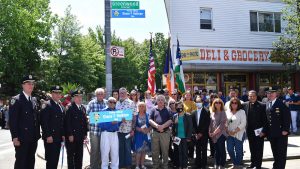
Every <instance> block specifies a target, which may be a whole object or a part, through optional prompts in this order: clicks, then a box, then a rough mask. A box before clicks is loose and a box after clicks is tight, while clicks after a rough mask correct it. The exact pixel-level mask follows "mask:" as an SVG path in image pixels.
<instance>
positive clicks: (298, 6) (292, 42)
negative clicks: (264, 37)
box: [271, 0, 300, 65]
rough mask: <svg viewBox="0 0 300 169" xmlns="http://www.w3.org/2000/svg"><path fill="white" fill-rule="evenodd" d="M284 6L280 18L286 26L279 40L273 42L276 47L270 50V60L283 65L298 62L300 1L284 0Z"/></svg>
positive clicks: (299, 52) (299, 54)
mask: <svg viewBox="0 0 300 169" xmlns="http://www.w3.org/2000/svg"><path fill="white" fill-rule="evenodd" d="M284 2H285V3H286V5H287V6H286V8H285V9H284V10H283V12H282V13H283V16H282V19H283V20H284V21H285V22H286V24H287V25H286V28H285V32H284V35H283V36H280V38H279V41H278V42H275V43H274V46H275V47H276V48H275V50H273V51H272V54H271V60H272V61H273V62H281V63H283V64H284V65H285V64H290V63H296V64H299V63H298V62H299V60H300V50H299V46H300V2H299V0H284Z"/></svg>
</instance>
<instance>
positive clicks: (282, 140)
mask: <svg viewBox="0 0 300 169" xmlns="http://www.w3.org/2000/svg"><path fill="white" fill-rule="evenodd" d="M267 97H268V99H269V101H268V102H267V103H266V113H267V119H268V127H267V128H264V129H263V133H266V134H267V137H268V140H269V141H270V143H271V148H272V152H273V157H274V163H273V168H274V169H284V168H285V163H286V155H287V154H286V152H287V144H288V135H289V129H290V124H291V114H290V111H289V109H288V107H287V106H286V105H285V104H284V103H283V102H282V101H281V100H279V99H277V88H275V87H269V88H268V90H267Z"/></svg>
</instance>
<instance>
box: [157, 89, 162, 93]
mask: <svg viewBox="0 0 300 169" xmlns="http://www.w3.org/2000/svg"><path fill="white" fill-rule="evenodd" d="M156 93H157V94H164V91H163V90H162V89H156Z"/></svg>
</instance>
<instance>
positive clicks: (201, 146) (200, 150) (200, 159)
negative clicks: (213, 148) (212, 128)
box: [195, 136, 208, 168]
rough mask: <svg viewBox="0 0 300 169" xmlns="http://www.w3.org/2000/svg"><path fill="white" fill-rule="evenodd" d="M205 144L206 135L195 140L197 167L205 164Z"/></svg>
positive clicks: (206, 140)
mask: <svg viewBox="0 0 300 169" xmlns="http://www.w3.org/2000/svg"><path fill="white" fill-rule="evenodd" d="M207 144H208V137H207V136H202V137H201V139H199V140H196V161H195V163H196V166H197V168H205V167H206V165H207Z"/></svg>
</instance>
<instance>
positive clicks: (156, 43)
mask: <svg viewBox="0 0 300 169" xmlns="http://www.w3.org/2000/svg"><path fill="white" fill-rule="evenodd" d="M80 30H81V26H80V25H79V23H78V20H77V18H76V16H75V15H73V14H72V13H71V7H70V6H69V7H68V8H67V9H66V11H65V15H64V16H63V17H58V16H53V15H52V14H51V12H50V10H49V0H27V1H24V0H14V1H11V0H0V65H1V67H0V83H1V85H2V87H1V89H0V90H1V92H0V93H1V94H4V95H6V96H11V95H14V94H16V92H17V89H19V88H20V79H21V77H22V76H23V75H24V74H29V73H30V74H33V75H34V76H35V77H37V83H36V88H37V89H38V90H37V91H49V88H50V87H51V86H53V85H62V86H63V87H64V90H65V91H64V93H65V94H66V93H67V92H69V91H70V90H74V89H75V88H78V87H79V86H80V87H83V88H84V89H85V92H87V93H89V92H92V91H94V90H95V89H96V88H98V87H105V52H104V51H105V43H104V37H103V34H104V30H103V28H101V27H100V26H98V27H96V29H95V30H93V29H91V28H90V29H89V30H88V34H87V35H82V34H81V32H80ZM112 45H116V46H123V47H124V48H125V58H124V59H117V58H112V73H113V74H112V75H113V77H112V78H113V88H120V87H122V86H124V87H127V88H128V89H129V90H131V89H133V88H134V87H135V86H137V87H138V88H139V89H142V90H146V89H147V78H148V75H147V71H148V67H149V46H150V45H149V39H147V40H145V41H144V42H142V43H139V42H137V41H135V40H134V39H133V38H129V39H126V40H122V39H121V38H120V37H118V36H117V35H116V33H115V32H113V34H112ZM166 47H167V39H165V37H164V35H163V34H162V33H156V34H155V35H154V36H153V55H154V59H155V67H156V71H157V76H156V81H157V83H156V84H157V88H160V86H161V78H162V74H163V64H164V57H165V56H164V51H165V49H166Z"/></svg>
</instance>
